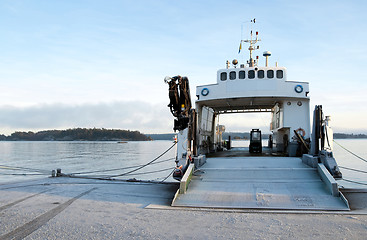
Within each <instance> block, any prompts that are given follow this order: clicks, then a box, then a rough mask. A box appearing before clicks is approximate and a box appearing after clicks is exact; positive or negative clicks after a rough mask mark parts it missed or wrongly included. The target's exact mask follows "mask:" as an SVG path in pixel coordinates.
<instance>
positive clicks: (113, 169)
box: [70, 158, 175, 175]
mask: <svg viewBox="0 0 367 240" xmlns="http://www.w3.org/2000/svg"><path fill="white" fill-rule="evenodd" d="M173 159H175V158H168V159H165V160H160V161H156V162H154V163H152V165H153V164H158V163H162V162H168V161H172V160H173ZM143 165H144V164H140V165H135V166H130V167H122V168H111V169H106V170H96V171H89V172H76V173H70V174H72V175H78V174H89V173H103V172H112V171H117V170H126V169H130V168H137V167H141V166H143Z"/></svg>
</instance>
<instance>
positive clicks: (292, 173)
mask: <svg viewBox="0 0 367 240" xmlns="http://www.w3.org/2000/svg"><path fill="white" fill-rule="evenodd" d="M241 154H242V155H243V156H241ZM245 155H247V156H245ZM264 155H265V156H264ZM264 155H262V154H259V155H257V156H248V154H246V152H244V151H242V153H241V151H240V149H234V151H232V152H231V151H228V152H222V153H218V154H216V155H215V156H214V157H209V158H207V161H206V164H204V165H203V166H202V167H201V169H200V170H199V171H196V172H195V173H194V176H193V178H192V180H191V183H190V185H189V187H188V189H187V193H186V194H179V195H178V196H177V197H176V199H174V201H173V203H172V206H180V207H207V208H232V209H285V210H333V211H339V210H340V211H345V210H349V208H348V207H347V205H346V204H345V203H344V201H343V200H342V199H341V198H340V197H333V196H332V195H331V194H330V192H329V191H328V190H327V187H326V185H325V184H324V182H323V181H322V180H321V178H320V176H319V174H318V172H317V169H315V168H311V167H309V166H307V165H305V164H303V163H302V160H301V159H300V158H296V157H274V156H270V155H269V154H266V153H265V154H264ZM229 156H231V157H229Z"/></svg>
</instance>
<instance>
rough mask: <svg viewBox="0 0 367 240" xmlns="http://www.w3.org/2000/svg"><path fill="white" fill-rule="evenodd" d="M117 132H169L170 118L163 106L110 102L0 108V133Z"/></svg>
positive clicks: (171, 123)
mask: <svg viewBox="0 0 367 240" xmlns="http://www.w3.org/2000/svg"><path fill="white" fill-rule="evenodd" d="M75 127H86V128H92V127H97V128H119V129H129V130H138V131H141V132H143V133H163V132H172V127H173V117H172V116H171V115H170V112H169V109H168V108H167V107H166V105H165V104H150V103H147V102H139V101H134V102H111V103H98V104H82V105H67V104H42V105H36V106H29V107H22V108H20V107H12V106H3V107H0V129H1V130H0V131H1V132H2V133H5V134H9V133H11V132H13V131H15V130H22V131H28V130H29V131H37V130H45V129H65V128H75Z"/></svg>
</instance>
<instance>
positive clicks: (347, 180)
mask: <svg viewBox="0 0 367 240" xmlns="http://www.w3.org/2000/svg"><path fill="white" fill-rule="evenodd" d="M343 181H346V182H351V183H356V184H360V185H367V183H362V182H357V181H353V180H349V179H345V178H343Z"/></svg>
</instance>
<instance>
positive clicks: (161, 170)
mask: <svg viewBox="0 0 367 240" xmlns="http://www.w3.org/2000/svg"><path fill="white" fill-rule="evenodd" d="M171 169H172V167H170V168H165V169H160V170H155V171H150V172H142V173H129V174H126V175H125V176H131V175H133V176H135V175H144V174H150V173H157V172H164V171H167V170H171Z"/></svg>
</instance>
